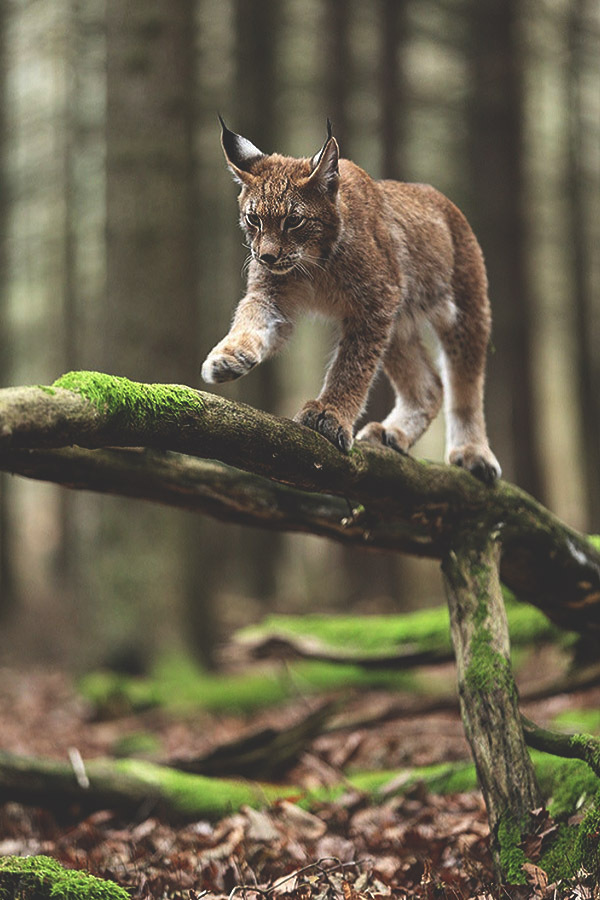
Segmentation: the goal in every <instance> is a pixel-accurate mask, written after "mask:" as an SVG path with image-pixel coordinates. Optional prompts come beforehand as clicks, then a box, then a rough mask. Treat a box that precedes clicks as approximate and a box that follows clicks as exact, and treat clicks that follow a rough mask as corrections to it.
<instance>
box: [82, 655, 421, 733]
mask: <svg viewBox="0 0 600 900" xmlns="http://www.w3.org/2000/svg"><path fill="white" fill-rule="evenodd" d="M299 687H300V688H301V689H302V691H303V692H306V693H319V692H321V691H331V690H336V689H344V688H350V687H355V688H372V687H387V688H392V689H395V690H399V689H407V690H415V689H417V687H418V679H417V676H416V675H415V673H413V672H394V671H388V670H380V671H377V670H375V671H370V670H365V669H363V668H361V667H360V666H353V665H337V664H334V663H327V662H308V661H307V662H300V663H296V664H293V665H290V666H287V667H286V668H285V669H284V668H282V667H279V666H277V667H270V668H266V669H264V670H263V671H258V672H255V673H253V674H249V673H245V674H243V675H227V674H211V673H208V672H204V671H202V670H201V669H200V668H199V667H198V666H196V665H195V663H194V662H193V661H192V660H191V659H189V658H187V657H185V656H182V655H181V656H180V655H177V656H174V655H167V656H165V657H163V658H161V659H160V660H159V661H158V663H157V665H156V666H155V668H154V670H153V672H152V674H151V676H150V677H148V678H134V677H131V676H127V675H122V674H118V673H115V672H107V671H100V672H90V673H89V674H87V675H86V676H84V677H83V678H82V679H81V680H80V682H79V690H80V692H81V693H82V694H83V695H84V696H85V697H86V698H87V699H88V700H89V701H90V702H91V703H92V704H93V705H94V707H95V708H96V710H97V712H98V713H99V714H100V715H101V716H103V717H104V718H110V717H113V716H119V715H125V714H127V713H129V712H131V711H133V710H136V711H140V710H144V709H148V708H150V707H153V706H162V707H165V708H167V709H171V710H173V711H176V712H186V711H188V710H192V709H206V710H213V711H215V712H223V711H227V712H230V713H248V712H252V711H254V710H256V709H263V708H265V707H269V706H274V705H276V704H278V703H283V702H284V701H285V700H287V699H288V698H289V697H290V696H296V695H297V693H298V688H299Z"/></svg>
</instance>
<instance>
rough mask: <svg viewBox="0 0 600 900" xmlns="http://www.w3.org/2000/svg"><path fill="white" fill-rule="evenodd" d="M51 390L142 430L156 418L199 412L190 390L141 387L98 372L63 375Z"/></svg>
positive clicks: (199, 401) (198, 403)
mask: <svg viewBox="0 0 600 900" xmlns="http://www.w3.org/2000/svg"><path fill="white" fill-rule="evenodd" d="M52 388H62V389H64V390H67V391H73V392H74V393H76V394H80V395H81V396H82V397H85V398H86V399H87V400H89V401H90V403H92V404H93V405H94V406H95V407H97V409H99V410H100V411H101V412H103V413H107V414H108V415H109V416H116V417H118V418H122V419H123V420H124V421H126V422H129V423H132V424H133V423H135V424H136V425H137V426H138V427H142V428H143V427H146V426H148V425H152V424H153V423H154V422H156V421H157V420H158V419H160V418H163V417H169V416H173V415H174V414H180V413H181V412H188V413H197V412H198V410H200V409H201V408H202V399H201V397H200V395H199V394H198V393H197V392H196V391H194V390H193V389H192V388H189V387H184V386H182V385H174V384H141V383H140V382H136V381H129V379H128V378H120V377H118V376H116V375H104V374H103V373H101V372H67V373H66V374H65V375H62V376H61V377H60V378H58V379H57V380H56V381H55V382H54V384H53V385H52Z"/></svg>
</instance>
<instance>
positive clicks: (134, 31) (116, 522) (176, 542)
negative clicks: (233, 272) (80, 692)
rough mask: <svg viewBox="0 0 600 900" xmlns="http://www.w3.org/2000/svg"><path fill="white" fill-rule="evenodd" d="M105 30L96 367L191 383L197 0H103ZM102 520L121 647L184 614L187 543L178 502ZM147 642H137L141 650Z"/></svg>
mask: <svg viewBox="0 0 600 900" xmlns="http://www.w3.org/2000/svg"><path fill="white" fill-rule="evenodd" d="M106 29H107V44H106V46H107V107H106V219H107V226H106V282H107V284H106V292H107V296H106V309H105V318H104V329H103V337H104V346H103V348H102V352H101V354H100V357H101V359H100V364H99V367H100V368H103V369H107V370H109V371H114V372H118V373H120V374H123V375H128V376H129V377H132V378H137V379H142V380H145V381H151V382H157V381H168V382H172V383H185V384H195V383H197V382H198V380H199V374H198V373H199V357H200V348H199V340H198V337H199V335H198V331H199V329H198V324H197V289H196V245H195V241H194V221H193V190H194V182H193V145H192V136H193V102H194V78H193V71H194V69H193V53H194V7H193V4H190V3H188V2H187V0H130V2H128V3H122V2H121V0H108V2H107V5H106ZM101 521H102V525H101V529H100V535H99V540H100V542H101V546H102V552H101V554H100V560H101V564H102V565H103V568H102V569H101V570H100V571H99V585H98V590H99V591H101V592H103V593H106V594H107V598H106V599H107V601H108V600H109V599H110V597H111V596H112V597H115V598H116V599H117V604H118V606H117V609H120V610H121V611H120V613H118V614H117V620H118V619H119V616H120V622H121V628H120V632H119V634H118V635H115V636H114V637H115V644H118V642H119V641H122V642H123V645H124V646H123V648H122V652H128V651H129V649H130V646H133V645H135V646H136V647H138V646H139V639H140V636H141V637H142V638H143V637H144V636H145V635H147V634H148V631H147V629H145V628H144V627H143V625H142V623H143V621H144V619H145V617H146V616H148V615H151V616H154V617H156V618H160V619H161V620H163V621H164V631H167V630H168V629H169V626H170V624H171V622H176V621H177V620H178V618H179V616H180V615H182V614H183V601H184V597H185V593H186V590H187V588H186V585H185V575H184V573H185V572H186V568H187V566H186V559H187V557H188V554H189V553H193V545H191V544H188V543H187V534H186V526H187V522H186V519H185V517H184V516H183V515H182V514H181V513H174V512H173V511H166V510H162V509H157V510H150V511H148V512H147V513H146V514H145V515H144V516H143V517H142V516H140V515H139V511H138V510H137V509H135V508H134V507H132V506H130V505H129V504H126V503H124V502H123V501H118V502H116V503H112V504H110V505H108V504H103V506H102V517H101ZM156 546H160V548H161V552H160V553H155V552H154V548H155V547H156ZM167 610H168V611H169V614H168V615H167ZM113 628H114V625H113ZM174 630H175V629H174ZM141 643H142V645H143V641H142V642H141ZM152 650H153V647H152V646H146V647H143V646H142V655H144V656H146V655H148V654H149V653H151V652H152Z"/></svg>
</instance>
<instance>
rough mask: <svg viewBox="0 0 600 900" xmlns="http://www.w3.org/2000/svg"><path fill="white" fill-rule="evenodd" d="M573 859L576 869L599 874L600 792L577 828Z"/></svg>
mask: <svg viewBox="0 0 600 900" xmlns="http://www.w3.org/2000/svg"><path fill="white" fill-rule="evenodd" d="M574 861H575V864H576V865H577V868H578V869H580V868H581V869H584V870H585V871H586V872H589V873H590V874H591V875H596V876H598V875H600V792H598V794H596V800H595V803H594V804H593V806H591V807H590V809H589V810H588V811H587V813H586V815H585V816H584V819H583V821H582V823H581V825H580V826H579V828H578V829H577V838H576V840H575V846H574Z"/></svg>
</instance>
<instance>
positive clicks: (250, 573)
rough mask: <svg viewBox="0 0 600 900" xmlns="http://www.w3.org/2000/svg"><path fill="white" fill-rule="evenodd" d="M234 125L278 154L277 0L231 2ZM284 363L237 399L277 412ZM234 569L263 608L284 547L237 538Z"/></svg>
mask: <svg viewBox="0 0 600 900" xmlns="http://www.w3.org/2000/svg"><path fill="white" fill-rule="evenodd" d="M234 8H235V48H236V57H235V60H236V80H235V96H236V106H235V112H234V115H235V123H234V125H233V126H232V127H233V129H234V131H237V132H239V133H240V134H243V135H245V136H246V137H248V138H250V140H252V142H253V143H255V144H256V145H257V146H258V147H260V149H261V150H263V151H264V152H265V153H274V152H276V151H277V152H282V149H283V148H282V147H280V146H279V142H280V139H281V129H280V127H279V118H280V117H279V114H278V109H277V104H276V100H277V96H278V94H279V93H280V85H279V68H278V60H277V51H278V49H279V48H280V47H281V31H282V24H283V17H282V4H281V2H280V0H253V2H248V0H236V2H235V7H234ZM282 365H285V362H284V361H283V362H282V361H281V360H280V359H277V358H276V359H273V360H270V361H269V362H267V363H265V364H263V365H262V366H259V367H258V368H257V369H256V370H255V371H254V372H252V374H251V376H250V377H249V378H247V379H244V380H243V382H241V383H240V386H239V392H240V393H239V396H240V399H242V400H243V401H244V402H245V403H250V404H251V405H252V406H255V407H257V408H258V409H263V410H266V411H268V412H274V413H278V412H280V411H281V402H282V389H281V385H282V378H281V377H280V375H279V374H278V372H279V371H280V367H281V366H282ZM240 538H241V546H240V553H239V563H238V564H239V567H240V569H241V572H242V579H243V582H244V583H245V584H244V587H247V590H248V591H249V592H250V594H251V595H252V596H253V597H254V598H255V599H256V600H258V602H259V603H261V604H265V605H268V604H269V601H270V600H271V598H273V597H274V595H275V592H276V590H277V573H278V569H279V562H280V559H281V554H282V549H283V542H282V539H281V536H280V535H277V534H267V533H265V532H261V531H257V532H254V533H253V534H242V535H241V536H240Z"/></svg>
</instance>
